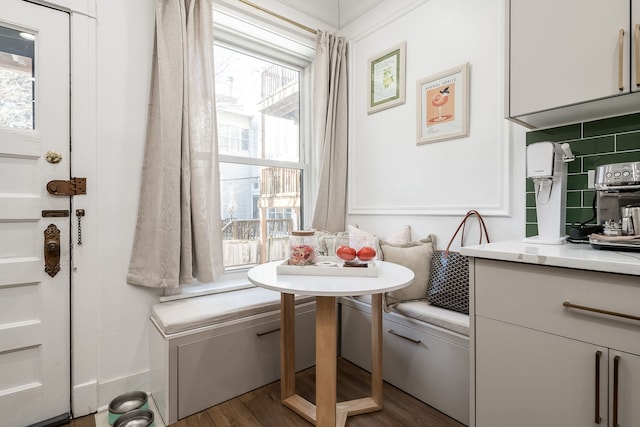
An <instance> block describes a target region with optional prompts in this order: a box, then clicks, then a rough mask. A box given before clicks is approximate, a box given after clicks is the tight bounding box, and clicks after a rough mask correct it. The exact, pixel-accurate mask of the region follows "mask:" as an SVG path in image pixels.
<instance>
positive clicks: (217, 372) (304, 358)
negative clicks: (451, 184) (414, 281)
mask: <svg viewBox="0 0 640 427" xmlns="http://www.w3.org/2000/svg"><path fill="white" fill-rule="evenodd" d="M338 301H339V303H340V314H341V316H340V318H341V325H340V332H341V334H340V335H341V340H340V344H341V345H340V354H341V356H342V357H344V358H345V359H347V360H349V361H351V362H353V363H355V364H356V365H358V366H361V367H362V368H364V369H367V370H370V369H371V341H370V340H371V334H370V331H371V305H370V303H371V297H370V296H362V297H341V298H339V299H338ZM150 321H151V324H152V327H151V328H150V331H151V337H150V343H151V349H150V353H151V393H152V395H153V397H154V401H155V402H156V405H157V407H158V410H159V412H160V415H161V417H162V419H163V421H164V422H165V424H167V425H168V424H171V423H173V422H176V421H177V420H179V419H182V418H185V417H187V416H189V415H192V414H194V413H196V412H199V411H201V410H204V409H206V408H209V407H211V406H213V405H216V404H218V403H221V402H223V401H225V400H228V399H231V398H233V397H236V396H239V395H241V394H243V393H246V392H248V391H251V390H253V389H255V388H258V387H261V386H263V385H265V384H268V383H271V382H273V381H276V380H278V379H279V378H280V357H279V355H280V347H279V346H280V340H279V337H280V334H279V333H277V332H278V331H279V327H280V294H279V293H278V292H274V291H270V290H267V289H263V288H257V287H254V288H248V289H242V290H236V291H230V292H223V293H217V294H212V295H207V296H199V297H194V298H187V299H181V300H176V301H169V302H162V303H158V304H156V305H154V306H153V308H152V312H151V317H150ZM383 330H384V335H383V352H384V353H383V375H384V379H385V380H386V381H387V382H389V383H391V384H393V385H395V386H396V387H398V388H400V389H401V390H403V391H405V392H407V393H409V394H411V395H413V396H415V397H416V398H418V399H420V400H422V401H423V402H425V403H427V404H428V405H430V406H432V407H434V408H436V409H438V410H440V411H442V412H444V413H445V414H447V415H449V416H451V417H452V418H455V419H457V420H458V421H460V422H462V423H464V424H467V425H468V424H469V316H468V315H465V314H462V313H457V312H454V311H451V310H447V309H444V308H440V307H436V306H433V305H431V304H429V303H428V302H427V301H426V300H417V301H405V302H401V303H399V304H397V305H395V306H394V307H393V309H392V310H391V311H390V312H385V313H384V314H383ZM314 331H315V299H314V298H313V297H302V296H298V297H296V353H295V354H296V370H302V369H306V368H308V367H310V366H313V365H314V364H315V332H314Z"/></svg>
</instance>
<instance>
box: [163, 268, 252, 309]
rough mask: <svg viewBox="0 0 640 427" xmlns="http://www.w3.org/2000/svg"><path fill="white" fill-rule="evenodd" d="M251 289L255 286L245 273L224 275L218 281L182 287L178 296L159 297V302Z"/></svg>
mask: <svg viewBox="0 0 640 427" xmlns="http://www.w3.org/2000/svg"><path fill="white" fill-rule="evenodd" d="M253 287H255V285H253V284H252V283H250V282H249V279H247V272H246V271H241V272H235V273H230V274H225V275H224V276H222V277H221V278H220V279H218V280H216V281H215V282H212V283H199V284H198V283H196V284H194V285H189V286H184V287H182V289H181V291H180V293H178V294H174V295H163V296H161V297H160V302H166V301H175V300H179V299H184V298H193V297H199V296H202V295H211V294H217V293H221V292H230V291H237V290H239V289H248V288H253Z"/></svg>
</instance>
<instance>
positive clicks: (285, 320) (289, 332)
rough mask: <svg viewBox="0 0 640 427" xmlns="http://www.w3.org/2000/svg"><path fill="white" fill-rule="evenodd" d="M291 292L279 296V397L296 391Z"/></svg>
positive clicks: (294, 332)
mask: <svg viewBox="0 0 640 427" xmlns="http://www.w3.org/2000/svg"><path fill="white" fill-rule="evenodd" d="M295 315H296V313H295V299H294V295H293V294H285V293H283V294H282V296H281V297H280V398H281V399H282V400H283V401H284V400H286V399H288V398H289V397H291V396H292V395H294V394H295V392H296V325H295V321H296V317H295Z"/></svg>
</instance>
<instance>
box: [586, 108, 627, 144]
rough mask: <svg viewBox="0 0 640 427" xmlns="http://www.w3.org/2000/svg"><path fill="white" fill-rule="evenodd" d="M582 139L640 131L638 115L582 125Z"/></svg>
mask: <svg viewBox="0 0 640 427" xmlns="http://www.w3.org/2000/svg"><path fill="white" fill-rule="evenodd" d="M582 129H583V132H584V137H585V138H588V137H590V136H597V135H612V134H616V133H622V132H629V131H634V130H640V113H636V114H629V115H626V116H618V117H611V118H608V119H602V120H594V121H593V122H586V123H583V128H582Z"/></svg>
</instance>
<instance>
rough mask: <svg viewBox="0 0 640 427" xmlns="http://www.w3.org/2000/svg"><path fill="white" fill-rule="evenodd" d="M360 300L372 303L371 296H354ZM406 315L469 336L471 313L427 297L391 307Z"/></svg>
mask: <svg viewBox="0 0 640 427" xmlns="http://www.w3.org/2000/svg"><path fill="white" fill-rule="evenodd" d="M354 298H355V299H357V300H358V301H362V302H365V303H367V304H371V296H369V295H363V296H358V297H354ZM391 311H392V312H394V311H395V312H397V313H399V314H402V315H403V316H406V317H411V318H413V319H417V320H420V321H422V322H425V323H430V324H432V325H436V326H439V327H441V328H444V329H448V330H450V331H453V332H457V333H459V334H461V335H465V336H469V315H468V314H464V313H459V312H457V311H453V310H449V309H446V308H442V307H438V306H435V305H433V304H431V303H429V301H427V300H426V299H421V300H413V301H404V302H401V303H399V304H396V305H394V306H393V308H392V309H391Z"/></svg>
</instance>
